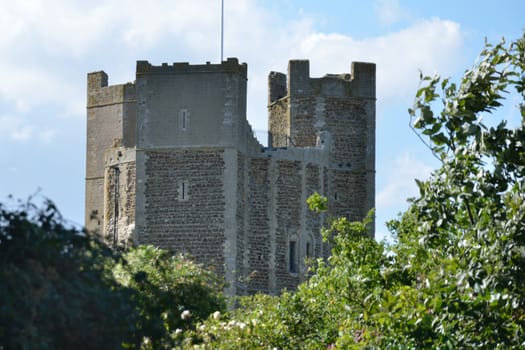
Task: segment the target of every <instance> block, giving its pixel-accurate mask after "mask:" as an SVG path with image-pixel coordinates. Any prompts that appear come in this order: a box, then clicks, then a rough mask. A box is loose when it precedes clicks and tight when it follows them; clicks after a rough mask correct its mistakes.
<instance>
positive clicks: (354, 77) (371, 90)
mask: <svg viewBox="0 0 525 350" xmlns="http://www.w3.org/2000/svg"><path fill="white" fill-rule="evenodd" d="M375 77H376V65H375V64H374V63H366V62H352V64H351V73H341V74H327V75H325V76H324V77H322V78H311V77H310V62H309V61H308V60H291V61H289V63H288V75H285V74H283V73H279V72H271V73H270V75H269V76H268V102H269V104H272V103H273V102H275V101H277V100H278V99H280V98H282V97H284V96H291V97H293V96H311V95H324V96H344V97H364V98H375V97H376V92H375V90H376V79H375Z"/></svg>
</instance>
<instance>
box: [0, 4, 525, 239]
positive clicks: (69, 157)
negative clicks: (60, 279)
mask: <svg viewBox="0 0 525 350" xmlns="http://www.w3.org/2000/svg"><path fill="white" fill-rule="evenodd" d="M0 8H1V11H0V32H1V33H2V36H0V76H1V77H2V83H1V84H0V169H1V171H0V201H4V200H5V199H6V198H7V195H9V194H11V195H13V196H14V197H15V198H27V197H28V196H29V195H31V194H33V193H35V192H36V191H37V190H38V189H40V193H41V194H42V195H43V196H46V197H49V198H51V199H52V200H53V201H55V203H56V204H57V205H58V207H59V209H60V210H61V212H62V213H63V215H64V216H65V217H66V218H68V219H69V220H71V221H72V222H76V223H79V224H82V223H83V211H84V176H85V169H84V167H85V142H86V137H85V132H86V130H85V124H86V122H85V119H86V116H85V114H86V113H85V103H86V101H85V96H86V91H85V88H86V74H87V73H88V72H92V71H97V70H104V71H106V73H108V74H109V79H110V84H120V83H124V82H128V81H133V80H134V70H135V62H136V61H137V60H149V61H150V62H152V63H153V64H160V63H162V62H170V63H171V62H180V61H187V62H191V63H193V64H202V63H204V62H206V61H211V62H213V63H218V61H219V60H220V44H219V39H220V0H169V1H168V0H150V1H148V2H144V1H135V0H127V1H118V0H108V1H89V2H87V1H80V0H78V1H77V0H24V1H12V0H9V1H8V0H0ZM523 13H525V2H524V1H523V0H500V1H486V0H472V1H468V0H464V1H457V0H456V1H450V0H440V1H415V0H413V1H401V0H399V1H396V0H378V1H362V0H360V1H353V0H326V1H319V0H316V1H314V0H303V1H299V0H264V1H263V0H259V1H257V0H225V33H224V38H225V42H224V51H225V52H224V55H225V57H238V58H239V60H240V61H242V62H246V63H248V79H249V80H248V89H249V91H248V119H249V121H250V123H251V124H252V126H253V128H254V129H255V130H257V131H263V130H266V129H267V115H266V96H267V95H266V77H267V74H268V72H269V71H270V70H276V71H281V72H286V68H287V62H288V60H289V59H295V58H304V59H310V66H311V74H312V76H322V75H324V74H325V73H342V72H348V71H349V69H350V63H351V62H352V61H369V62H375V63H376V64H377V83H378V86H377V98H378V100H377V135H376V138H377V146H376V151H377V157H376V169H377V176H376V192H377V193H376V206H377V224H376V235H377V237H378V238H382V237H385V236H386V235H387V230H386V228H385V226H384V222H385V221H386V220H390V219H392V218H394V217H395V216H396V214H397V213H398V212H401V211H402V210H404V209H405V208H406V206H407V204H406V198H408V197H410V196H414V195H415V194H416V193H417V189H416V186H415V183H414V178H424V177H426V176H428V174H429V172H430V171H431V170H432V169H433V168H435V167H436V166H437V163H436V161H435V159H434V158H433V157H432V155H431V154H430V153H429V151H428V150H427V149H426V148H425V147H424V146H423V145H422V144H421V143H420V141H419V140H418V139H417V137H416V136H415V135H414V134H413V133H412V131H411V130H410V129H409V128H408V115H407V112H406V111H407V108H408V107H410V106H411V103H412V101H413V96H414V94H415V91H416V89H417V86H418V77H419V69H421V70H422V71H423V72H424V73H428V74H432V73H434V72H439V73H440V74H441V75H443V76H452V77H458V76H460V75H461V73H462V72H463V71H464V70H465V69H466V68H468V67H470V66H471V65H472V63H473V62H474V60H475V58H476V56H477V54H478V53H479V51H480V50H481V48H482V47H483V42H484V39H485V37H487V38H488V40H489V41H491V42H496V41H498V40H499V39H500V38H502V37H505V38H507V39H508V40H512V39H515V38H517V37H519V36H520V35H521V33H522V31H523V30H524V29H525V21H523ZM511 102H512V101H511ZM505 113H506V115H508V116H509V117H510V118H512V117H513V116H514V115H517V109H516V108H514V106H513V105H512V103H510V107H509V108H508V109H507V110H506V111H505ZM260 134H262V132H260Z"/></svg>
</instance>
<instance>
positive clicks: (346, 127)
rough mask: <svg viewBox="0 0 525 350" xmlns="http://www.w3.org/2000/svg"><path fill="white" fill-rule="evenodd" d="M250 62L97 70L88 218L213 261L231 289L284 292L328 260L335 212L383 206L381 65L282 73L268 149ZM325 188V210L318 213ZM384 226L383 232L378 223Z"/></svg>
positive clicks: (126, 236) (118, 233) (129, 240)
mask: <svg viewBox="0 0 525 350" xmlns="http://www.w3.org/2000/svg"><path fill="white" fill-rule="evenodd" d="M246 80H247V66H246V64H239V63H238V61H237V59H233V58H230V59H228V60H227V61H224V62H222V63H221V64H209V63H207V64H205V65H189V64H187V63H175V64H173V65H167V64H163V65H161V66H152V65H151V64H149V63H148V62H145V61H139V62H137V75H136V80H135V82H134V83H129V84H124V85H114V86H108V77H107V75H106V74H105V73H104V72H95V73H90V74H88V99H87V101H88V102H87V104H88V108H87V110H88V118H87V120H88V121H87V123H88V125H87V161H86V227H87V228H88V229H90V230H92V231H95V232H98V234H100V235H101V236H102V237H104V238H105V239H107V240H108V241H109V242H111V243H113V244H122V245H125V244H154V245H156V246H159V247H162V248H166V249H171V250H174V251H177V252H182V253H184V254H187V255H191V256H192V257H194V258H195V259H196V260H197V261H199V262H201V263H204V264H205V265H206V266H208V267H210V268H213V269H215V270H216V271H217V272H218V273H219V274H221V275H223V276H224V277H225V279H226V282H227V283H228V287H227V290H226V292H227V293H229V294H232V295H234V294H237V295H241V294H250V293H254V292H257V291H262V292H266V293H278V292H279V291H280V290H282V289H283V288H288V289H293V288H295V286H297V284H298V283H300V282H301V281H303V280H304V279H305V278H306V265H305V258H307V257H310V258H315V257H327V256H328V254H329V247H328V246H327V245H326V244H325V243H323V242H322V240H321V237H320V234H319V231H320V228H321V226H322V225H323V224H324V222H325V218H326V217H331V216H339V215H343V216H347V217H348V218H349V219H352V220H357V219H362V218H363V217H364V216H365V215H366V213H367V212H368V210H370V209H371V208H373V206H374V189H375V185H374V177H375V164H374V163H375V65H373V64H369V63H353V64H352V72H351V74H340V75H327V76H325V77H322V78H310V76H309V64H308V61H304V60H296V61H290V64H289V67H288V74H287V75H286V74H283V73H277V72H271V73H270V75H269V79H268V81H269V89H268V114H269V120H268V124H269V147H263V146H262V145H260V144H259V142H258V141H257V140H256V139H255V137H254V135H253V132H252V129H251V127H250V125H249V124H248V122H247V119H246ZM314 192H319V193H321V194H323V195H326V196H328V197H329V199H330V201H329V210H328V212H327V213H326V214H321V215H319V214H315V213H312V212H310V211H309V210H308V208H307V206H306V199H307V198H308V196H309V195H311V194H312V193H314ZM371 234H373V232H371Z"/></svg>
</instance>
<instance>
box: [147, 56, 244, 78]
mask: <svg viewBox="0 0 525 350" xmlns="http://www.w3.org/2000/svg"><path fill="white" fill-rule="evenodd" d="M247 71H248V65H247V64H246V63H241V64H239V60H238V59H237V58H231V57H230V58H228V59H227V60H226V61H222V62H221V63H219V64H211V63H210V62H206V64H189V63H188V62H175V63H173V64H171V65H169V64H167V63H163V64H162V65H160V66H154V65H152V64H151V63H149V62H148V61H137V76H139V75H142V74H194V73H239V74H241V75H242V76H244V77H247Z"/></svg>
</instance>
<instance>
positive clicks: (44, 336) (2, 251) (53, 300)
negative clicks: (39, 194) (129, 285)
mask: <svg viewBox="0 0 525 350" xmlns="http://www.w3.org/2000/svg"><path fill="white" fill-rule="evenodd" d="M116 259H118V254H116V253H114V252H113V251H111V250H110V249H109V248H107V247H106V246H104V245H103V244H101V243H100V242H98V241H96V240H94V239H92V238H91V237H89V236H88V235H86V234H85V232H82V231H80V230H77V229H75V228H70V227H68V226H67V224H66V223H65V222H64V220H63V219H62V217H61V216H60V214H59V212H58V210H57V209H56V207H55V206H54V204H53V203H51V202H50V201H46V202H45V203H44V205H43V207H42V208H40V209H39V208H37V207H36V206H35V205H34V204H32V203H31V202H28V203H25V204H21V205H20V206H19V207H17V208H15V209H9V208H8V207H6V206H5V205H2V204H0V344H1V346H2V347H5V348H6V349H117V348H120V347H121V346H122V344H123V343H128V344H130V345H131V344H137V345H138V344H139V341H140V339H141V337H140V335H137V334H136V332H135V331H134V324H135V322H137V320H138V314H137V313H136V312H135V310H134V308H133V305H131V304H130V303H129V302H128V301H129V298H130V293H132V291H130V290H126V289H123V288H120V287H119V286H118V284H117V283H115V281H114V280H113V278H112V276H111V275H110V274H108V273H107V265H108V264H112V263H113V261H114V260H116Z"/></svg>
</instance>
